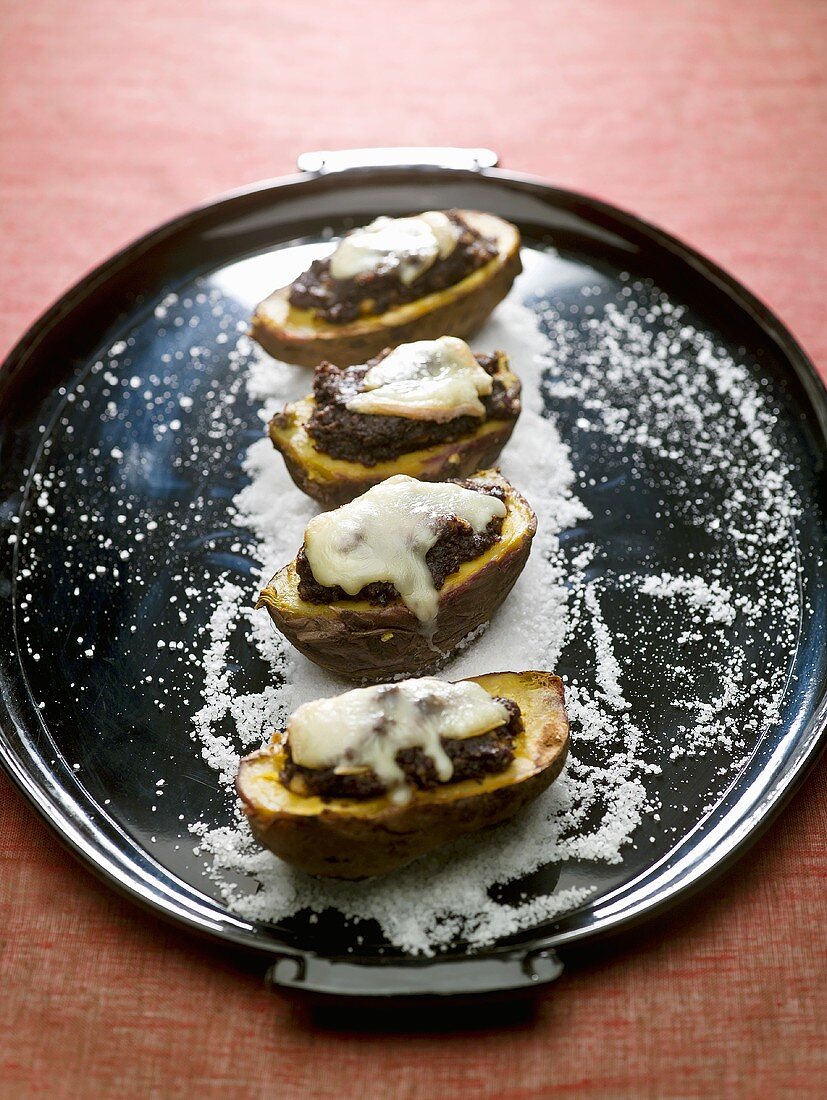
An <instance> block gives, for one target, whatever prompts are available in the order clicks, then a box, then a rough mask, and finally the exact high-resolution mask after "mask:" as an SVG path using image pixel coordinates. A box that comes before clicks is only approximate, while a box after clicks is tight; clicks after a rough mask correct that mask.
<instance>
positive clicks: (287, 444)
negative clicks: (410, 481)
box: [269, 352, 520, 508]
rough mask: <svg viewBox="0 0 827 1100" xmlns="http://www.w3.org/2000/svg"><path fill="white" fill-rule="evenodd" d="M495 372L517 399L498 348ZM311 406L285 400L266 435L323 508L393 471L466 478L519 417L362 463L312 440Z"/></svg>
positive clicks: (492, 454) (515, 383)
mask: <svg viewBox="0 0 827 1100" xmlns="http://www.w3.org/2000/svg"><path fill="white" fill-rule="evenodd" d="M494 377H495V379H496V380H497V381H498V382H500V383H502V385H503V387H504V389H505V392H506V394H507V398H508V400H513V401H516V400H517V399H518V398H519V396H520V380H519V378H518V377H517V376H516V375H515V374H514V373H513V371H511V369H510V367H509V364H508V357H507V356H506V355H504V354H503V353H502V352H500V353H499V355H498V362H497V368H496V372H495V374H494ZM314 408H315V402H314V400H313V397H312V396H308V397H305V398H302V399H301V400H300V401H296V402H294V403H293V404H291V405H288V406H287V407H286V408H285V409H284V411H283V412H281V413H278V414H277V415H276V416H274V417H273V419H272V420H271V421H270V424H269V434H270V439H271V440H272V442H273V446H274V447H275V448H276V449H277V450H278V451H280V452H281V454H282V457H283V458H284V464H285V466H286V467H287V470H288V472H289V474H290V476H291V477H292V479H293V481H294V482H295V484H296V485H297V486H298V488H299V489H301V490H302V492H304V493H307V495H308V496H311V497H313V499H314V500H317V501H318V502H319V503H320V504H321V505H323V506H324V507H326V508H335V507H338V505H340V504H346V503H347V502H348V501H350V500H353V498H354V497H357V496H359V495H360V494H361V493H364V492H365V491H366V490H367V489H369V488H370V487H371V486H372V485H378V484H379V482H381V481H384V480H385V479H386V478H389V477H393V475H394V474H408V475H410V476H411V477H415V478H418V479H419V480H420V481H445V480H446V479H447V478H462V477H469V476H470V475H471V474H472V473H474V471H475V470H482V469H485V468H486V467H488V466H491V465H493V464H494V463H495V462H496V461H497V459H498V458H499V456H500V452H501V451H502V449H503V447H504V446H505V445H506V443H507V442H508V440H509V439H510V438H511V433H512V432H513V431H514V426H515V424H516V422H517V421H516V418H514V419H509V420H500V419H493V418H492V419H486V420H484V421H483V422H482V423H481V424H480V425H479V427H477V428H475V429H474V430H473V431H471V432H468V433H466V434H465V435H463V436H460V438H459V439H454V440H451V441H446V442H444V443H436V444H434V445H433V446H432V447H425V448H421V449H419V450H414V451H408V452H407V453H406V454H402V455H400V456H399V457H398V458H394V459H389V460H387V461H385V462H379V463H376V464H375V465H374V466H366V465H363V464H362V463H361V462H353V461H349V460H346V459H341V458H332V457H331V456H330V455H327V454H325V453H324V452H323V451H320V450H319V449H318V448H317V447H316V446H315V445H314V443H313V440H312V439H311V438H310V435H309V434H308V431H307V424H308V422H309V420H310V418H311V416H312V415H313V411H314Z"/></svg>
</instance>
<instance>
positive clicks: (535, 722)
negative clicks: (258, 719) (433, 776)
mask: <svg viewBox="0 0 827 1100" xmlns="http://www.w3.org/2000/svg"><path fill="white" fill-rule="evenodd" d="M526 678H535V679H533V680H531V679H529V680H527V679H526ZM537 678H539V679H537ZM469 679H470V680H472V681H473V682H475V683H478V684H480V685H481V686H482V687H484V688H485V690H486V691H487V692H488V693H489V694H490V695H492V696H498V697H500V698H507V699H513V700H514V702H516V703H517V704H518V705H519V707H520V711H521V714H522V718H523V729H522V730H521V732H520V733H519V734H518V735H517V737H516V739H515V742H514V759H513V760H512V762H511V764H510V765H509V766H508V767H507V768H505V769H504V770H503V771H501V772H497V773H496V774H494V775H489V776H486V777H485V778H484V779H463V780H460V781H459V782H458V783H444V784H440V785H439V786H436V787H432V788H430V789H429V790H426V791H423V790H418V789H416V790H414V791H413V792H412V798H411V801H412V802H428V803H434V804H439V803H442V802H453V801H456V800H457V799H460V798H464V797H468V796H469V795H471V796H477V795H479V794H481V793H484V792H486V791H495V790H498V789H499V788H501V787H507V786H512V785H513V784H515V783H519V782H521V781H522V780H523V779H525V778H526V777H528V776H530V775H533V774H535V773H536V772H537V771H538V768H539V767H540V766H541V765H538V761H537V758H536V734H535V731H537V730H539V729H541V728H542V727H543V726H544V725H545V724H546V723H547V722H548V720H549V710H550V709H551V710H552V714H551V717H552V719H553V720H554V721H555V722H558V723H559V721H560V719H561V717H562V718H563V719H565V711H564V710H563V703H562V690H561V691H560V695H559V698H558V701H557V703H556V705H554V706H553V707H552V708H550V706H549V699H550V697H551V696H550V693H549V690H548V687H547V684H546V682H545V680H547V679H549V674H547V673H534V672H528V673H514V672H498V673H489V674H488V675H485V676H472V677H469ZM550 679H551V680H557V678H556V677H550ZM557 682H558V683H559V681H557ZM565 725H566V729H565V732H564V733H563V732H562V731H561V732H560V733H559V734H558V737H559V741H560V743H561V744H562V743H564V742H565V741H566V740H567V737H568V729H567V723H565ZM277 736H278V737H279V738H280V735H277ZM284 765H285V752H284V747H283V745H282V744H281V743H280V740H279V741H276V743H271V744H270V745H269V746H268V747H267V748H266V749H264V750H262V752H261V753H260V754H254V755H253V757H250V758H248V760H247V761H243V762H242V769H243V773H244V774H243V779H242V780H240V786H242V787H243V794H242V797H243V798H244V800H245V802H246V803H247V804H248V805H249V806H250V807H251V808H252V809H253V810H254V812H255V813H256V815H257V816H259V817H262V818H265V817H267V815H272V814H275V813H278V812H289V813H290V814H298V815H301V816H311V815H314V814H319V813H322V812H323V811H327V812H330V813H337V814H342V815H345V816H355V817H363V818H364V817H372V816H376V815H377V814H379V813H382V811H385V810H387V809H388V807H389V806H391V805H392V804H391V803H390V802H389V799H388V798H387V797H386V796H383V797H381V798H372V799H346V798H337V799H331V800H328V801H325V800H323V799H321V798H318V797H317V796H316V795H298V794H294V793H293V791H291V790H289V789H288V788H287V787H285V786H284V785H283V784H282V782H281V778H280V776H281V772H282V770H283V768H284ZM248 812H249V811H248Z"/></svg>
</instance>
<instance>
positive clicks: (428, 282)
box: [290, 210, 497, 325]
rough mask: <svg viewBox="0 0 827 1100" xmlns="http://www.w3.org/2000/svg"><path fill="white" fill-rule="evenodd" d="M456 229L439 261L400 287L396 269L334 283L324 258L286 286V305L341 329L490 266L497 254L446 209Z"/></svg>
mask: <svg viewBox="0 0 827 1100" xmlns="http://www.w3.org/2000/svg"><path fill="white" fill-rule="evenodd" d="M446 213H447V214H448V217H449V218H450V219H451V221H452V222H454V224H455V225H457V226H459V228H460V230H461V232H460V234H459V240H458V241H457V243H456V245H455V247H454V248H453V249H452V251H451V253H450V254H449V255H448V256H446V257H445V259H444V260H442V259H439V258H437V259H436V260H435V261H434V263H432V264H431V266H430V267H429V268H428V269H427V271H423V273H422V274H421V275H420V276H419V278H417V279H414V281H413V282H412V283H411V284H410V285H409V286H406V285H405V284H404V283H403V282H401V281H400V279H399V276H398V274H397V271H396V270H391V271H370V272H366V273H365V274H362V275H357V276H356V277H355V278H354V279H334V278H333V276H332V275H331V274H330V258H329V257H328V258H327V259H324V260H314V261H313V263H312V264H311V265H310V267H309V268H308V269H307V271H305V272H303V273H302V274H301V275H299V277H298V278H297V279H296V280H295V281H294V282H293V283H292V284H291V286H290V305H291V306H295V307H296V308H297V309H312V310H313V311H314V312H315V313H317V314H318V315H319V317H321V318H323V320H325V321H328V322H329V323H330V324H332V325H345V324H347V323H348V322H349V321H355V320H356V319H357V318H358V317H363V316H367V315H371V314H372V315H377V314H380V313H384V312H385V311H386V310H388V309H391V308H392V307H393V306H398V305H403V304H404V303H405V302H413V301H416V299H417V298H424V297H425V295H426V294H433V293H434V292H435V291H437V290H445V288H446V287H449V286H453V285H454V284H455V283H458V282H461V280H462V279H464V278H465V277H466V276H467V275H470V274H471V272H472V271H476V270H477V269H478V268H480V267H484V266H485V264H487V263H490V262H491V260H493V259H494V257H495V256H496V255H497V246H496V244H494V243H493V241H489V240H488V239H487V238H486V237H482V236H481V235H480V234H479V233H477V231H476V230H475V229H472V228H471V227H470V226H468V225H466V224H465V222H464V221H463V220H462V218H461V217H460V216H459V214H458V213H457V212H456V211H454V210H448V211H446Z"/></svg>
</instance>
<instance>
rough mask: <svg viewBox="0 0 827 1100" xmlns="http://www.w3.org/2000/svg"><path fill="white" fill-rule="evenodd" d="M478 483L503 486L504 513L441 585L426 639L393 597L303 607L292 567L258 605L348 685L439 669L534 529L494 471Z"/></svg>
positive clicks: (486, 615)
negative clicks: (494, 535) (483, 545)
mask: <svg viewBox="0 0 827 1100" xmlns="http://www.w3.org/2000/svg"><path fill="white" fill-rule="evenodd" d="M476 479H479V480H480V481H483V482H494V483H496V484H499V485H501V486H502V487H503V489H504V491H505V503H506V508H507V514H506V517H505V520H504V522H503V526H502V531H501V535H500V538H499V539H498V540H497V542H495V543H494V545H493V546H491V547H490V548H489V549H488V550H486V551H485V552H484V553H483V554H481V555H480V556H479V557H477V558H474V559H473V560H471V561H467V562H465V563H464V564H462V565H461V566H460V567H459V569H457V571H456V572H455V573H452V574H451V575H450V576H449V577H448V578H447V579H446V581H445V584H444V585H443V587H442V588H441V589H440V592H439V604H438V612H437V618H436V623H435V627H434V631H433V635H432V637H431V638H429V637H428V636H427V634H426V633H425V632H423V628H422V623H421V622H420V621H419V620H418V619H417V618H416V616H415V615H414V614H413V613H412V612H411V611H410V610H409V609H408V608H407V607H406V606H405V604H404V603H403V602H402V601H401V600H399V599H397V600H394V601H393V602H392V603H389V604H387V605H385V606H384V607H378V606H374V605H372V604H370V603H368V602H367V601H366V600H337V601H334V602H333V603H330V604H315V603H308V602H307V601H305V600H303V599H302V598H301V596H300V595H299V577H298V573H297V571H296V564H295V561H293V562H290V564H289V565H286V566H284V568H283V569H280V570H279V572H278V573H276V575H275V576H274V577H273V578H272V579H271V581H270V583H269V584H268V585H267V586H266V587H265V588H264V590H263V591H262V593H261V595H260V596H259V599H258V602H257V604H256V607H257V608H262V607H265V608H266V609H267V611H268V612H269V614H270V617H271V618H272V620H273V622H274V623H275V625H276V627H277V628H278V629H279V630H280V631H281V633H282V634H284V636H285V637H286V638H287V639H288V641H290V642H292V644H293V645H294V646H295V647H296V649H298V650H299V651H300V652H301V653H303V654H304V655H305V656H306V657H308V658H309V659H310V660H311V661H314V662H315V663H316V664H317V665H320V666H321V667H322V668H325V669H327V670H328V671H330V672H333V673H335V674H336V675H338V676H342V677H344V678H345V679H348V680H357V681H363V682H368V681H377V680H386V679H390V678H392V677H394V676H399V675H405V676H415V675H420V674H422V673H423V672H424V671H426V670H428V669H432V668H435V667H437V666H438V665H439V664H441V663H443V662H444V661H445V660H446V659H447V658H448V657H449V656H450V655H451V654H452V653H453V651H454V650H455V649H456V648H457V646H458V645H459V644H460V642H462V641H463V639H465V638H467V636H468V635H469V634H471V633H472V632H473V631H474V630H476V629H477V628H478V627H480V626H481V625H482V624H484V623H486V622H487V621H488V620H489V619H490V618H491V616H492V615H493V613H494V612H495V611H496V610H497V608H498V607H499V606H500V604H501V603H502V602H503V601H504V600H505V598H506V597H507V595H508V593H509V592H510V591H511V589H512V588H513V586H514V584H515V583H516V581H517V578H518V577H519V575H520V573H521V572H522V570H523V567H524V565H525V563H526V561H527V559H528V555H529V553H530V551H531V542H532V539H533V538H534V534H535V532H536V530H537V519H536V517H535V515H534V512H533V511H532V510H531V507H530V506H529V504H528V502H527V501H526V500H525V498H524V497H523V496H522V495H521V494H520V493H518V492H517V490H516V489H515V488H514V487H513V485H511V484H510V482H508V481H507V480H506V479H505V478H504V477H502V476H501V475H500V474H499V473H496V472H494V471H481V472H479V473H478V474H476V475H475V476H474V478H472V479H471V480H476Z"/></svg>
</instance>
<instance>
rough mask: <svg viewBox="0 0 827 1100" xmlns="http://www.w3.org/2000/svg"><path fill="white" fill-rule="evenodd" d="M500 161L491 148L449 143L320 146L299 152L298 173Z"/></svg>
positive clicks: (493, 165)
mask: <svg viewBox="0 0 827 1100" xmlns="http://www.w3.org/2000/svg"><path fill="white" fill-rule="evenodd" d="M499 162H500V160H499V157H498V156H497V154H496V153H495V152H494V150H493V149H461V148H457V147H455V146H451V145H439V146H437V145H432V146H431V145H408V146H387V147H385V148H381V147H380V148H376V149H319V150H316V151H315V152H310V153H300V154H299V157H298V158H297V160H296V165H297V167H298V169H299V171H300V172H312V173H315V174H316V175H322V174H326V173H328V172H343V171H345V170H346V169H348V168H381V167H395V166H403V165H404V166H411V165H427V166H429V167H430V166H433V167H436V168H464V169H466V170H467V171H471V172H474V171H477V172H478V171H479V170H480V169H481V168H496V167H497V165H498V164H499Z"/></svg>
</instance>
